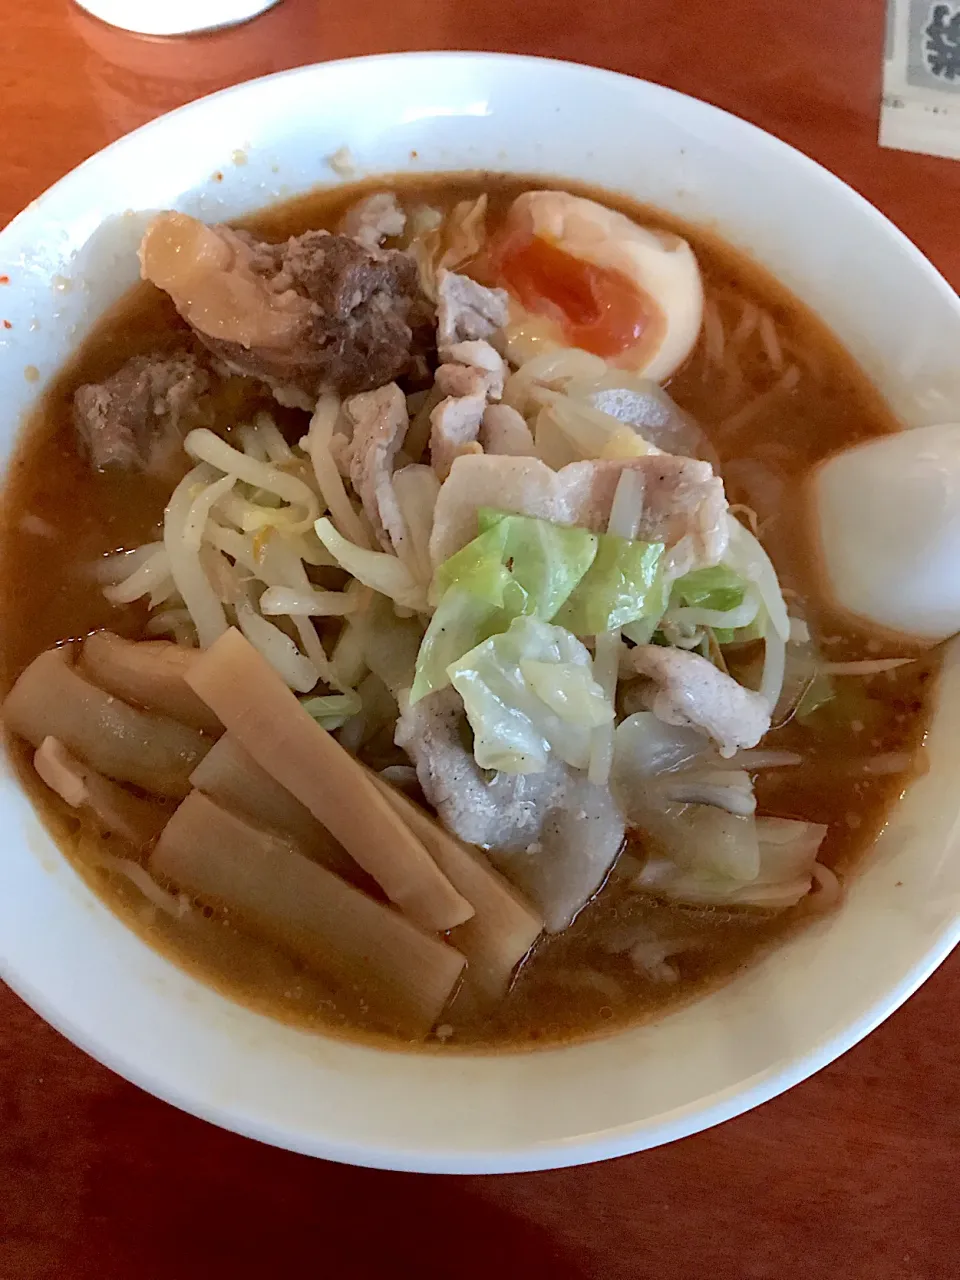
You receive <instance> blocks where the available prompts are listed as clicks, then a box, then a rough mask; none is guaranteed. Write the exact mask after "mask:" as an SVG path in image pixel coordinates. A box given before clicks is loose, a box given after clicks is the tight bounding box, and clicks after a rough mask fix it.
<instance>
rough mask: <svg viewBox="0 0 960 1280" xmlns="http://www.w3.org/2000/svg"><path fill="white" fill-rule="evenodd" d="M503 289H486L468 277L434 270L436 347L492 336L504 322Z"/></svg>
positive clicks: (505, 309)
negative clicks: (435, 272) (435, 282)
mask: <svg viewBox="0 0 960 1280" xmlns="http://www.w3.org/2000/svg"><path fill="white" fill-rule="evenodd" d="M507 317H508V301H507V292H506V290H505V289H488V288H487V287H486V286H485V285H482V284H478V283H477V282H476V280H471V279H470V277H469V276H461V275H458V274H457V273H456V272H455V271H445V270H443V269H441V270H440V271H438V272H437V346H438V347H449V346H452V345H453V344H454V343H457V342H475V341H477V340H478V339H481V338H491V337H492V336H493V335H494V334H495V333H496V332H497V330H498V329H502V328H503V326H504V325H505V324H506V323H507Z"/></svg>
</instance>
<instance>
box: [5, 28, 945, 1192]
mask: <svg viewBox="0 0 960 1280" xmlns="http://www.w3.org/2000/svg"><path fill="white" fill-rule="evenodd" d="M466 60H471V61H475V60H479V61H483V62H488V63H490V64H493V65H497V64H499V65H502V66H511V67H514V68H516V69H517V70H522V68H523V67H524V66H526V65H536V66H542V65H544V64H548V65H551V66H556V67H558V68H566V69H570V70H573V71H575V72H576V73H577V74H578V75H582V76H587V77H593V78H595V79H596V80H598V81H608V80H611V79H612V80H613V81H616V82H626V83H628V84H640V85H644V86H646V87H647V88H648V89H651V90H653V91H655V94H656V95H659V96H660V97H661V100H662V101H664V102H665V103H666V104H667V106H668V108H669V105H670V103H671V102H685V103H690V102H693V103H696V104H697V107H698V108H699V109H702V110H703V111H705V112H708V113H711V114H712V113H717V114H718V115H719V116H721V117H726V118H728V119H730V120H733V121H735V122H736V127H737V128H738V129H739V130H741V131H749V133H744V134H743V136H745V137H747V138H748V140H749V142H750V145H751V146H752V147H753V148H764V147H765V148H767V149H773V150H775V151H777V152H779V153H781V154H787V155H788V156H789V160H790V162H791V163H792V164H793V165H794V166H801V167H802V168H804V169H806V171H807V173H808V174H810V175H811V176H813V175H816V177H817V179H818V180H819V181H820V182H821V183H822V182H824V181H825V180H826V181H827V182H828V183H829V185H831V186H832V187H833V189H834V190H835V191H836V192H837V193H842V195H843V198H844V199H845V200H847V201H848V202H850V201H852V202H853V203H854V204H855V205H856V207H857V209H858V212H859V214H860V215H861V216H863V217H869V218H870V219H871V220H872V221H873V222H875V223H876V224H878V225H882V227H883V229H884V231H885V233H886V234H887V235H888V236H892V237H893V238H894V239H895V240H897V241H899V244H900V248H901V250H903V251H905V252H906V253H907V255H908V256H909V259H910V261H911V265H912V267H913V268H914V269H915V270H919V271H921V272H922V273H923V274H924V275H925V276H926V277H927V279H928V281H929V283H930V284H931V285H933V286H934V287H935V288H937V289H938V290H939V291H942V292H945V295H946V296H947V297H948V298H949V300H950V302H951V304H952V305H953V306H954V307H956V308H958V309H960V300H958V298H957V295H956V293H955V292H954V290H953V289H952V288H951V286H950V285H949V283H948V282H947V280H946V279H945V278H944V277H943V275H942V274H941V273H940V272H939V271H938V270H937V269H936V267H934V266H933V264H932V263H931V262H930V261H929V260H928V259H927V258H926V257H925V256H924V255H923V254H922V253H921V251H920V250H919V249H918V248H917V247H916V246H915V245H914V244H913V243H912V241H910V240H909V239H908V237H907V236H906V235H905V234H904V233H903V232H902V231H901V230H900V229H899V227H897V226H896V224H895V223H893V222H892V221H891V220H890V219H889V218H888V217H887V216H886V215H885V214H883V213H882V212H881V211H880V210H878V209H877V208H876V207H875V206H874V205H872V204H871V203H870V202H869V201H868V200H866V198H865V197H864V196H862V195H861V194H860V193H859V192H858V191H857V190H856V189H855V188H853V187H851V186H850V185H849V184H848V183H846V182H844V181H843V180H842V179H841V178H839V177H837V176H836V175H835V174H833V173H832V172H830V170H828V169H826V168H825V167H824V166H823V165H821V164H819V163H818V162H817V161H815V160H813V159H812V158H811V157H809V156H807V155H806V154H805V153H803V152H802V151H800V150H798V149H797V148H795V147H793V146H792V145H791V144H789V143H787V142H784V141H782V140H781V139H779V138H777V137H776V136H775V135H773V134H770V133H768V132H767V131H766V130H764V129H762V128H760V127H759V126H757V125H754V124H752V123H751V122H750V121H748V120H745V119H743V118H742V117H740V116H737V115H736V114H734V113H732V112H729V111H726V110H724V109H723V108H720V107H717V106H714V105H713V104H712V103H708V102H705V101H703V100H701V99H696V98H693V97H692V96H691V95H688V94H684V93H681V92H679V91H678V90H675V89H671V88H669V87H667V86H664V85H661V84H657V83H656V82H652V81H644V80H641V79H639V78H638V77H634V76H630V75H627V74H624V73H622V72H616V71H610V70H607V69H605V68H601V67H595V66H590V65H589V64H583V63H577V62H571V61H569V60H564V59H553V58H544V57H535V56H530V55H523V54H512V53H493V52H486V51H477V52H472V51H469V50H442V51H429V50H423V51H406V52H400V53H381V54H372V55H365V56H360V57H352V58H344V59H336V60H331V61H329V62H315V63H310V64H305V65H302V66H298V67H293V68H289V69H286V70H283V71H278V72H273V73H270V74H268V75H264V76H259V77H255V78H253V79H250V80H245V81H242V82H240V83H238V84H235V85H231V86H229V87H227V88H224V89H220V90H218V91H216V92H215V93H212V94H208V95H205V96H203V97H200V98H197V99H194V100H193V101H191V102H188V103H186V104H184V105H182V106H180V107H178V108H176V109H175V110H173V111H170V112H166V113H164V114H163V115H161V116H159V117H157V118H156V119H154V120H151V121H149V122H148V123H146V124H144V125H142V126H140V127H139V128H137V129H136V130H133V131H132V132H130V133H128V134H125V135H124V136H122V137H120V138H118V139H116V140H115V141H113V142H112V143H110V144H108V145H107V146H106V147H104V148H102V149H101V150H100V151H98V152H96V153H94V154H93V155H92V156H90V157H88V158H86V159H85V160H83V161H82V162H81V163H80V164H79V165H77V166H75V167H74V168H73V169H71V170H70V171H69V172H68V173H67V174H64V175H63V176H62V177H61V178H60V179H58V180H57V182H55V183H54V184H52V185H51V186H50V187H48V188H47V189H46V190H45V191H44V192H42V193H41V194H40V195H38V196H37V197H35V198H34V200H32V201H31V202H30V203H29V204H28V205H27V206H26V207H25V208H24V209H23V210H22V211H21V212H20V213H18V214H17V215H16V216H15V217H14V218H13V219H11V221H10V222H9V223H8V224H7V225H6V227H4V228H3V229H2V230H0V237H5V236H6V235H7V233H8V232H11V231H15V230H20V228H21V227H23V226H24V225H26V224H28V223H29V221H30V220H31V219H33V218H35V217H36V216H37V215H38V214H42V212H43V210H44V207H45V204H46V202H47V201H48V200H49V199H52V198H53V196H54V195H55V194H56V193H58V192H59V191H60V189H61V187H62V186H63V184H65V183H66V182H68V181H70V180H72V179H73V178H74V176H75V175H76V174H77V173H79V172H80V171H84V170H87V169H88V168H89V167H91V166H95V165H97V164H100V163H102V161H103V159H104V157H107V156H110V157H113V158H114V160H115V158H116V157H117V156H119V155H122V154H123V153H124V151H125V149H127V148H134V149H140V148H141V147H142V146H143V144H144V142H145V141H147V140H148V139H149V137H150V135H151V131H152V130H156V129H158V128H163V127H165V126H166V123H167V122H168V121H169V120H170V119H171V118H174V117H180V116H182V115H184V114H187V115H189V114H190V113H191V112H198V111H203V110H204V109H205V108H206V107H207V106H208V104H210V103H211V102H212V101H214V100H220V99H224V98H226V97H228V96H230V95H234V94H238V93H239V94H242V93H245V92H248V91H249V90H250V89H251V87H253V86H259V87H261V88H262V87H263V86H265V85H268V84H271V83H273V82H275V81H283V80H291V79H295V78H297V77H304V78H307V77H310V76H313V75H316V74H318V73H322V72H323V71H325V70H327V69H330V68H336V67H357V66H359V67H363V66H375V65H377V64H384V63H402V64H408V65H409V64H416V63H417V62H418V61H420V62H426V63H428V64H430V63H434V62H444V63H451V62H453V63H455V62H457V61H466ZM455 171H456V170H450V172H455ZM14 447H15V446H14ZM958 942H960V911H957V912H956V913H955V914H954V915H953V917H952V918H950V919H947V920H946V921H944V923H943V924H942V925H941V926H940V928H939V929H938V930H936V931H934V932H932V933H931V936H930V941H929V945H928V947H927V948H926V950H925V951H924V952H923V954H922V955H921V956H920V957H919V958H918V960H917V961H916V962H915V963H914V964H913V965H912V966H911V967H910V968H909V969H908V970H907V971H906V972H904V973H903V975H902V977H901V979H900V980H899V982H898V983H897V984H896V985H895V986H894V987H892V988H891V989H889V990H888V991H887V992H886V993H885V994H884V995H882V996H879V997H877V998H876V999H875V1000H873V1002H872V1003H871V1004H870V1005H869V1006H868V1007H867V1008H866V1009H864V1010H863V1012H862V1013H861V1014H860V1016H859V1017H858V1018H856V1019H855V1020H853V1021H850V1022H848V1023H846V1024H844V1025H843V1026H842V1028H841V1029H840V1030H838V1031H837V1032H836V1033H835V1034H832V1035H829V1036H825V1037H823V1038H822V1039H821V1040H819V1041H818V1042H816V1043H814V1044H813V1045H812V1046H811V1047H810V1048H808V1049H807V1050H806V1051H805V1052H804V1053H802V1054H800V1055H798V1056H795V1057H794V1058H793V1059H792V1060H791V1061H790V1062H789V1063H788V1064H786V1065H784V1064H783V1063H782V1062H781V1063H774V1064H773V1065H771V1066H769V1067H768V1068H766V1069H765V1070H763V1071H761V1072H759V1073H757V1074H756V1075H755V1076H753V1077H751V1078H750V1079H749V1080H747V1081H739V1082H738V1083H736V1084H734V1085H731V1086H730V1087H728V1088H726V1089H724V1090H722V1091H720V1092H717V1093H715V1094H714V1095H712V1096H710V1097H707V1098H701V1099H698V1100H696V1101H693V1102H690V1103H687V1104H684V1105H682V1106H680V1107H677V1108H675V1109H674V1110H672V1111H669V1112H666V1113H664V1114H662V1115H660V1116H659V1117H657V1119H656V1120H655V1121H650V1120H639V1121H636V1120H635V1121H632V1122H631V1121H628V1122H625V1123H623V1124H620V1125H616V1126H614V1127H611V1128H609V1129H607V1130H604V1131H602V1132H598V1133H594V1134H579V1135H575V1136H573V1137H570V1138H568V1139H565V1140H563V1141H560V1142H550V1143H543V1144H537V1143H529V1142H527V1143H526V1144H525V1145H521V1146H517V1147H512V1148H501V1149H484V1150H482V1151H464V1150H463V1149H461V1148H458V1147H457V1146H456V1145H455V1143H449V1142H446V1143H437V1144H433V1145H430V1146H424V1147H422V1148H410V1149H401V1148H398V1147H396V1146H389V1145H384V1144H380V1145H377V1144H368V1143H359V1144H351V1143H348V1142H343V1141H334V1140H329V1139H325V1140H317V1139H315V1138H314V1137H313V1136H311V1135H306V1134H303V1135H299V1136H298V1135H296V1134H294V1133H292V1132H289V1131H285V1132H284V1133H282V1134H280V1135H278V1133H277V1132H276V1131H275V1130H274V1129H272V1127H271V1126H270V1125H269V1124H266V1123H264V1124H260V1123H257V1122H255V1121H253V1120H248V1119H247V1118H245V1117H243V1116H242V1115H240V1114H238V1112H236V1111H234V1110H232V1109H231V1108H230V1106H229V1105H222V1106H221V1105H206V1104H204V1103H203V1102H202V1101H197V1100H196V1099H194V1098H192V1097H190V1096H189V1095H188V1094H185V1093H183V1092H181V1091H180V1090H178V1089H177V1088H173V1087H171V1086H170V1085H168V1084H167V1083H166V1082H165V1080H164V1079H163V1077H162V1075H158V1074H154V1073H153V1072H151V1071H150V1070H147V1069H143V1068H141V1067H139V1066H137V1065H135V1064H133V1063H131V1062H130V1061H129V1060H128V1058H127V1056H126V1054H125V1052H124V1050H123V1048H122V1047H121V1046H114V1045H111V1043H110V1038H109V1035H107V1036H106V1037H104V1034H103V1032H102V1031H101V1032H100V1033H96V1032H92V1031H88V1030H86V1029H85V1028H84V1027H82V1026H80V1025H79V1024H75V1023H74V1021H73V1019H72V1017H71V1015H70V1012H69V1010H68V1009H67V1008H65V1007H64V1006H63V1005H62V1004H58V1002H57V1001H55V1000H48V999H47V998H46V997H45V996H44V995H43V994H42V992H41V991H40V990H39V989H37V988H35V987H34V985H33V983H32V982H31V980H30V977H29V975H28V974H27V973H18V972H14V971H13V970H12V969H11V966H10V965H9V964H8V963H7V961H6V958H5V957H3V956H0V976H2V978H3V980H4V981H5V982H6V983H7V985H8V986H10V988H11V989H12V990H13V991H14V992H16V994H17V995H19V996H20V997H21V998H22V999H23V1000H24V1001H25V1002H26V1003H27V1004H28V1005H29V1006H30V1007H31V1008H32V1009H33V1010H34V1011H35V1012H36V1013H37V1014H38V1015H39V1016H40V1017H42V1018H43V1019H44V1020H45V1021H46V1022H47V1023H49V1024H50V1025H51V1026H52V1027H53V1028H55V1030H57V1031H58V1032H60V1033H61V1034H63V1035H65V1036H66V1037H67V1038H68V1039H69V1040H71V1041H72V1042H73V1043H74V1044H75V1045H77V1046H78V1047H79V1048H80V1049H81V1050H83V1051H84V1052H85V1053H87V1054H89V1055H90V1056H91V1057H92V1058H94V1059H95V1060H96V1061H98V1062H100V1063H102V1064H103V1065H104V1066H106V1067H108V1068H109V1069H110V1070H112V1071H114V1072H116V1073H117V1074H118V1075H120V1076H121V1077H123V1078H124V1079H126V1080H128V1081H130V1082H131V1083H133V1084H136V1085H138V1086H139V1087H141V1088H143V1089H144V1090H146V1091H147V1092H149V1093H151V1094H153V1095H154V1096H156V1097H158V1098H160V1099H161V1100H163V1101H165V1102H168V1103H170V1104H172V1105H174V1106H176V1107H178V1108H179V1109H181V1110H183V1111H186V1112H188V1113H189V1114H192V1115H195V1116H197V1117H199V1118H201V1119H204V1120H208V1121H210V1122H212V1123H214V1124H216V1125H218V1126H220V1127H221V1128H225V1129H227V1130H230V1131H232V1132H235V1133H239V1134H242V1135H244V1136H247V1137H251V1138H254V1139H257V1140H259V1141H263V1142H267V1143H269V1144H271V1145H280V1146H283V1147H285V1148H286V1149H289V1150H293V1151H298V1152H301V1153H303V1154H307V1155H313V1156H320V1157H322V1158H324V1159H328V1160H333V1161H339V1162H342V1163H349V1164H354V1165H361V1166H367V1167H371V1168H379V1169H392V1170H402V1171H409V1172H429V1173H456V1174H465V1175H466V1174H479V1173H491V1172H504V1173H506V1172H524V1171H534V1170H543V1169H550V1168H561V1167H566V1166H571V1165H577V1164H583V1163H591V1162H594V1161H598V1160H603V1159H608V1158H611V1157H616V1156H621V1155H626V1154H629V1153H633V1152H638V1151H641V1150H646V1149H649V1148H651V1147H655V1146H659V1145H662V1144H664V1143H667V1142H672V1141H675V1140H676V1139H679V1138H682V1137H686V1136H689V1135H691V1134H693V1133H697V1132H700V1131H702V1130H705V1129H708V1128H710V1127H712V1126H714V1125H716V1124H719V1123H722V1122H723V1121H726V1120H729V1119H732V1118H734V1117H735V1116H738V1115H740V1114H742V1113H744V1112H745V1111H748V1110H750V1109H752V1108H753V1107H756V1106H758V1105H760V1104H761V1103H763V1102H766V1101H768V1100H770V1099H771V1098H773V1097H775V1096H777V1095H778V1094H780V1093H782V1092H784V1091H786V1090H787V1089H789V1088H792V1087H793V1086H794V1085H795V1084H798V1083H800V1082H801V1081H802V1080H804V1079H806V1078H807V1077H808V1076H810V1075H812V1074H813V1073H815V1072H816V1071H818V1070H820V1069H821V1068H822V1067H824V1066H826V1065H827V1064H829V1063H830V1062H832V1061H834V1060H835V1059H836V1058H837V1057H839V1056H840V1055H841V1054H843V1053H845V1052H846V1051H847V1050H848V1049H849V1048H851V1047H852V1046H853V1045H854V1044H856V1043H857V1042H858V1041H860V1040H861V1039H863V1038H864V1037H866V1036H867V1035H869V1034H870V1032H871V1031H873V1030H874V1029H875V1028H876V1027H877V1026H878V1025H879V1024H880V1023H881V1022H882V1021H883V1020H884V1019H885V1018H887V1017H888V1016H889V1015H890V1014H892V1013H893V1012H894V1011H895V1010H896V1009H897V1008H898V1007H899V1006H900V1005H901V1004H903V1002H904V1001H905V1000H907V999H908V998H909V996H910V995H912V994H913V992H914V991H915V990H916V989H917V988H918V987H919V986H920V985H921V984H922V983H923V982H924V981H925V980H926V979H927V978H928V977H929V976H930V974H931V973H932V972H933V971H934V970H935V969H936V968H937V967H938V966H939V965H940V964H941V963H942V962H943V960H944V959H945V958H946V957H947V956H948V955H949V953H950V952H951V951H952V950H953V948H954V947H955V946H956V945H957V944H958ZM168 963H172V962H168ZM559 1051H560V1052H563V1051H564V1050H563V1049H561V1050H559ZM543 1052H551V1050H545V1051H543Z"/></svg>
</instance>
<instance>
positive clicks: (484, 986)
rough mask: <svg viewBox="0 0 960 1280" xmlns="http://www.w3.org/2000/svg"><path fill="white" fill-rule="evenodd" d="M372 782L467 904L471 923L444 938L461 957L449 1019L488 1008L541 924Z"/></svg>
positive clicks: (429, 824)
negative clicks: (462, 962) (463, 966)
mask: <svg viewBox="0 0 960 1280" xmlns="http://www.w3.org/2000/svg"><path fill="white" fill-rule="evenodd" d="M375 781H376V784H377V786H378V787H379V788H380V790H381V791H382V792H383V794H384V795H385V796H386V797H387V799H388V800H389V802H390V804H391V805H392V806H393V808H394V809H395V810H396V812H397V814H398V816H399V817H401V818H402V819H403V821H404V822H405V823H406V824H407V826H408V827H409V828H410V829H411V831H412V832H413V833H414V835H416V836H417V837H418V838H419V839H420V840H422V841H423V844H424V846H425V847H426V849H427V851H428V852H429V853H430V854H431V856H432V857H433V859H434V861H435V862H436V864H437V866H438V867H439V868H440V870H441V871H442V872H443V873H444V874H445V875H446V876H448V877H449V879H450V882H451V883H452V884H453V886H454V887H455V888H456V889H459V890H460V892H461V893H462V894H463V896H464V897H465V898H467V899H468V900H469V901H470V902H472V903H473V906H474V911H475V915H474V916H473V918H472V919H471V920H467V921H466V923H465V924H461V925H458V926H457V928H456V929H454V930H453V932H452V933H451V934H450V941H451V942H452V943H453V945H454V946H455V947H456V948H457V950H458V951H461V952H462V953H463V954H464V955H465V956H466V958H467V971H466V973H465V974H464V976H463V982H462V983H461V986H460V990H459V992H458V993H457V998H456V1002H455V1004H454V1014H455V1015H456V1014H457V1013H462V1012H464V1010H465V1007H466V1006H471V1007H476V1008H480V1009H489V1008H492V1007H493V1006H494V1005H496V1004H497V1002H498V1001H500V1000H502V999H503V997H504V996H505V995H506V994H507V990H508V988H509V986H510V977H511V975H512V973H513V971H514V969H515V968H516V967H517V965H518V964H519V963H520V961H521V960H522V959H523V957H524V956H525V955H526V954H527V952H528V951H529V950H530V948H531V947H532V946H533V944H534V942H536V940H537V938H538V937H539V936H540V933H541V931H542V929H543V921H542V920H541V919H540V917H539V916H538V915H537V913H536V911H535V910H534V909H533V907H531V906H530V905H529V904H528V903H526V902H525V901H524V900H523V898H521V897H520V895H519V894H518V893H517V891H516V890H515V889H514V888H513V886H512V885H510V884H508V883H507V882H506V880H504V879H503V877H502V876H500V875H499V874H498V872H496V871H494V869H493V867H491V866H490V865H489V863H488V862H487V861H486V859H485V858H484V856H483V854H482V853H481V852H480V851H479V850H474V849H471V848H469V847H468V846H467V845H465V844H464V843H463V842H462V841H460V840H457V839H455V837H453V836H451V835H450V834H449V832H447V831H444V829H443V828H442V827H441V826H440V825H439V823H437V822H435V821H434V820H433V818H431V817H430V815H429V814H428V813H425V812H424V811H423V809H421V808H420V807H419V805H416V804H414V802H413V801H412V800H410V799H408V798H407V797H406V796H405V795H402V794H401V793H400V792H399V791H395V790H394V789H393V788H392V787H391V786H389V785H388V784H387V783H386V782H382V781H381V780H380V779H379V778H377V779H375Z"/></svg>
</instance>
